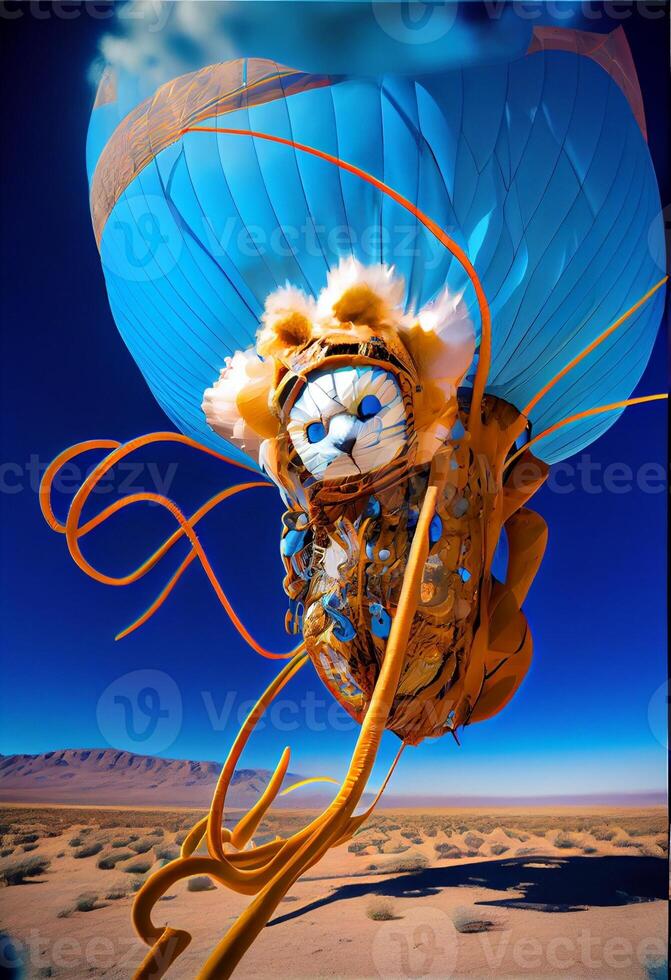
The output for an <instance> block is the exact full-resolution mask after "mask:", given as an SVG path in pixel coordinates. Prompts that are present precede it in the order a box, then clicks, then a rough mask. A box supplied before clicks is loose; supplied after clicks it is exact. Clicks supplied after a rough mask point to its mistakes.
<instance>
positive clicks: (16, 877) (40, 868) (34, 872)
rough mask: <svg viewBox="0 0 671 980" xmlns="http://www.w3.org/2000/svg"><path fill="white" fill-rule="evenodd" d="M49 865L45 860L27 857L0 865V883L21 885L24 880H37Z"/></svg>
mask: <svg viewBox="0 0 671 980" xmlns="http://www.w3.org/2000/svg"><path fill="white" fill-rule="evenodd" d="M50 864H51V862H50V861H48V860H47V859H46V858H41V857H29V858H23V859H22V860H20V861H14V862H7V863H6V864H3V865H0V882H4V884H6V885H22V884H23V883H24V881H25V880H26V878H39V877H40V876H41V875H43V874H44V872H45V871H46V870H47V868H48V867H49V865H50Z"/></svg>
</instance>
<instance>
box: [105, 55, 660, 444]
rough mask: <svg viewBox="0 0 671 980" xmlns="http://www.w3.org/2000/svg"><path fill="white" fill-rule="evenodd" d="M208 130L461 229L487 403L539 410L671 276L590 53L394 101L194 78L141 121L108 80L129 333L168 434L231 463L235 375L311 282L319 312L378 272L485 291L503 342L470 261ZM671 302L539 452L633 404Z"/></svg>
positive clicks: (403, 215)
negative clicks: (488, 338) (209, 418)
mask: <svg viewBox="0 0 671 980" xmlns="http://www.w3.org/2000/svg"><path fill="white" fill-rule="evenodd" d="M205 127H208V128H229V129H245V130H254V131H258V132H262V133H268V134H271V135H274V136H279V137H283V138H286V139H289V140H292V141H295V142H298V143H302V144H307V145H309V146H311V147H315V148H317V149H319V150H321V151H324V152H326V153H328V154H332V155H333V156H336V157H338V158H340V159H341V160H344V161H347V162H348V163H350V164H353V165H355V166H356V167H358V168H361V169H362V170H364V171H366V172H367V173H369V174H371V175H373V176H374V177H376V178H378V179H379V180H381V181H383V182H384V183H385V184H387V185H388V186H390V187H392V188H393V189H394V190H395V191H397V192H398V193H400V194H401V195H403V196H404V197H406V198H408V199H409V200H410V201H411V202H412V203H414V204H415V205H416V206H417V207H418V208H419V209H420V210H421V211H423V212H424V213H425V214H427V215H429V216H430V217H431V218H432V219H433V220H434V221H435V222H437V223H438V224H439V225H440V226H441V227H442V228H443V229H444V230H445V231H446V232H447V233H448V234H449V235H450V236H451V237H452V238H453V239H454V240H455V241H456V242H457V243H458V244H459V245H460V246H461V247H462V248H463V249H464V250H465V252H466V253H467V255H468V256H469V258H470V260H471V262H472V263H473V265H474V266H475V269H476V271H477V273H478V275H479V277H480V279H481V281H482V285H483V288H484V291H485V294H486V296H487V299H488V302H489V304H490V307H491V311H492V361H491V368H490V371H489V377H488V382H487V391H488V392H490V393H492V394H494V395H496V396H498V397H499V398H502V399H505V400H506V401H508V402H510V403H512V404H513V405H515V406H516V407H517V408H518V409H520V410H522V409H523V408H524V407H525V405H526V404H527V403H528V402H529V401H530V400H531V399H532V398H533V396H534V395H535V394H536V393H537V392H538V391H539V390H540V389H541V388H542V387H543V386H544V385H545V384H546V383H547V382H548V381H549V380H550V379H551V378H553V377H554V376H555V375H556V374H557V373H558V372H559V371H560V370H561V369H562V368H563V367H564V366H565V365H566V364H567V363H568V362H570V361H571V359H572V358H574V357H575V356H576V355H577V354H578V353H580V352H581V351H582V350H583V349H584V348H585V347H586V346H587V345H588V344H590V343H591V342H592V341H593V340H594V339H595V338H596V337H597V336H598V335H599V334H600V333H602V332H603V331H604V330H605V329H606V328H607V327H608V326H610V324H612V323H613V322H614V321H615V320H616V319H617V318H618V317H620V316H621V315H622V314H623V313H624V312H625V311H626V310H627V309H628V308H629V307H631V306H632V305H633V304H634V303H636V301H638V300H639V299H640V298H641V297H642V296H643V295H644V294H645V293H646V292H647V291H648V290H649V289H650V288H651V287H652V286H653V285H654V284H655V283H656V282H657V281H658V280H660V279H661V278H662V276H663V266H664V259H663V223H662V217H661V213H660V212H661V209H660V202H659V195H658V190H657V184H656V180H655V174H654V171H653V167H652V163H651V160H650V155H649V152H648V148H647V144H646V141H645V138H644V135H643V133H642V132H641V126H640V119H638V120H637V118H636V115H635V113H634V111H633V109H632V106H631V104H630V100H629V99H628V98H627V95H626V94H625V92H624V91H623V89H622V87H621V84H618V81H617V80H616V79H615V78H613V76H612V74H611V73H610V72H609V71H607V70H606V69H605V68H604V67H603V65H601V64H599V63H597V61H596V60H594V59H593V58H591V57H587V56H585V55H583V54H579V53H577V52H576V51H570V50H548V49H547V48H542V47H541V48H539V49H538V50H535V51H533V52H532V53H528V54H526V55H524V56H515V57H514V58H513V60H510V61H505V62H501V61H499V62H497V63H492V64H487V65H482V64H480V65H475V66H470V67H465V68H459V69H450V70H445V71H439V72H432V73H430V74H424V75H413V74H405V75H392V74H385V75H381V76H377V77H371V78H362V77H356V78H355V77H348V76H326V75H324V76H320V75H313V74H308V73H305V72H299V71H294V70H292V69H288V68H284V67H282V66H279V65H277V64H275V63H274V62H269V61H260V60H252V59H249V60H247V59H240V60H238V61H236V62H231V63H228V64H226V65H218V66H211V67H210V68H207V69H203V70H202V71H200V72H197V73H194V75H192V76H185V77H183V78H181V79H176V80H175V82H172V83H170V84H169V86H167V87H164V88H163V89H160V90H159V92H158V93H157V94H156V96H154V98H153V99H151V100H148V101H147V102H146V103H142V104H141V105H140V106H138V107H136V108H135V109H134V110H133V111H132V112H131V113H130V114H127V115H124V116H123V118H121V108H120V106H119V105H118V104H117V102H116V101H115V92H114V79H113V78H112V77H110V76H107V77H106V78H104V79H103V83H102V85H101V89H100V90H99V97H98V100H97V105H96V108H95V109H94V111H93V115H92V119H91V125H90V131H89V141H88V148H87V155H88V165H89V174H90V180H91V195H92V211H93V216H94V227H95V230H96V234H97V236H98V240H99V245H100V252H101V258H102V263H103V269H104V274H105V280H106V283H107V289H108V293H109V300H110V305H111V308H112V312H113V314H114V318H115V320H116V323H117V324H118V327H119V330H120V332H121V334H122V336H123V338H124V340H125V342H126V344H127V345H128V347H129V349H130V351H131V353H132V355H133V357H134V358H135V360H136V362H137V364H138V366H139V367H140V369H141V370H142V372H143V374H144V375H145V377H146V379H147V382H148V383H149V386H150V387H151V389H152V391H153V392H154V394H155V396H156V398H157V399H158V401H159V403H160V404H161V405H162V407H163V408H164V410H165V411H166V413H167V415H168V416H169V417H170V418H171V420H172V421H173V422H174V423H175V425H176V426H177V427H178V428H179V429H180V430H181V431H182V432H184V433H186V434H187V435H189V436H191V437H192V438H194V439H196V440H198V441H199V442H201V443H203V444H205V445H207V446H210V447H212V448H214V449H219V450H221V449H222V448H223V446H224V440H223V439H222V438H221V437H219V436H218V435H216V434H215V433H213V432H212V431H211V430H210V429H209V427H208V426H207V424H206V421H205V417H204V415H203V412H202V411H201V408H200V405H201V401H202V396H203V392H204V390H205V389H206V388H207V387H209V386H210V385H211V384H212V383H213V382H214V380H215V379H216V378H217V377H218V374H219V372H220V370H221V368H222V367H223V365H224V359H225V357H226V356H227V355H231V354H232V353H233V352H234V351H235V350H239V349H245V348H247V347H249V346H251V345H252V344H253V342H254V337H255V334H256V331H257V328H258V323H259V316H260V313H261V311H262V309H263V304H264V301H265V298H266V297H267V295H268V294H269V293H270V292H271V291H273V290H275V289H277V288H278V286H281V285H284V284H285V283H286V282H287V281H288V282H290V283H292V284H293V285H296V286H299V287H300V288H302V289H304V290H305V291H306V292H309V293H312V294H316V293H318V292H319V290H320V289H322V288H323V286H324V285H325V282H326V275H327V273H328V271H329V269H332V268H333V267H334V266H336V265H337V263H338V262H339V260H340V259H341V258H342V257H343V256H347V255H354V256H356V257H357V258H358V259H360V260H361V261H363V262H365V263H372V262H384V263H388V264H390V265H393V266H395V268H396V270H397V272H398V273H400V274H402V275H403V277H404V279H405V283H406V303H407V306H408V307H414V308H417V307H418V306H419V305H422V304H424V303H426V302H427V301H429V300H431V299H432V298H433V297H434V296H435V295H436V294H437V293H438V292H439V290H441V289H442V288H443V287H444V286H445V285H447V286H448V287H449V288H450V289H451V290H453V291H455V292H463V293H464V299H465V301H466V302H467V304H468V306H469V309H470V312H471V317H472V320H473V322H474V324H475V325H476V332H479V329H480V324H479V314H478V306H477V302H476V297H475V294H474V291H473V288H472V286H471V285H470V282H469V280H468V277H467V276H466V274H465V272H464V269H463V267H462V266H461V264H460V263H459V261H458V260H457V259H455V258H454V257H453V256H452V255H451V254H450V253H449V252H448V251H446V250H445V249H444V247H443V246H442V245H440V243H439V242H438V241H437V240H435V239H434V237H433V236H432V235H431V234H430V233H429V231H427V229H426V228H425V227H424V226H423V225H422V224H421V223H420V222H419V221H418V220H417V219H416V218H415V217H413V216H412V215H411V214H409V213H408V211H406V210H405V209H404V208H402V207H401V206H400V205H399V204H397V203H396V202H394V201H393V200H391V199H390V198H389V197H387V196H386V195H384V194H383V193H381V192H380V191H379V190H377V189H376V188H375V187H373V186H371V185H370V184H369V183H367V182H366V181H365V180H362V179H361V178H360V177H358V176H356V175H354V174H351V173H346V172H343V171H342V170H341V169H339V168H338V167H336V166H334V165H333V164H330V163H328V162H325V161H324V160H321V159H316V158H315V157H313V156H311V155H309V154H307V153H305V152H301V151H300V150H298V149H296V148H294V147H291V146H286V145H279V144H276V143H272V142H268V141H266V140H263V139H261V138H257V137H249V136H240V135H229V134H224V133H216V132H204V131H201V132H197V131H195V130H196V129H197V128H201V129H203V128H205ZM184 129H189V131H188V132H183V130H184ZM663 292H664V290H663V289H660V290H658V291H657V293H655V295H654V296H653V297H652V298H651V299H650V300H649V301H648V302H647V303H645V304H644V305H643V306H642V307H641V308H640V309H639V310H638V311H637V312H636V313H634V314H633V315H632V316H631V317H630V318H629V319H628V320H627V321H626V323H624V324H623V325H622V326H621V327H620V328H619V329H618V330H617V331H615V332H614V333H613V334H612V335H611V336H609V337H608V339H606V340H605V341H604V342H603V343H602V344H600V345H599V346H598V347H597V348H596V349H595V350H594V351H593V353H592V354H590V355H589V356H588V357H586V358H585V359H584V360H582V361H581V362H580V363H579V365H578V366H577V367H575V368H574V369H573V370H571V371H570V372H569V373H568V374H567V375H566V376H565V377H564V378H562V379H561V380H560V381H559V382H558V383H557V384H556V385H555V386H554V387H553V388H552V390H551V391H550V392H549V393H548V395H547V396H546V397H544V398H543V399H542V400H541V401H540V402H539V403H538V405H537V406H536V407H535V408H534V409H533V410H532V411H531V413H530V421H531V423H532V432H533V433H539V432H542V431H544V430H545V429H546V428H548V427H550V426H552V425H554V424H555V423H556V422H558V421H561V420H562V419H564V418H566V417H568V416H570V415H573V414H575V413H579V412H583V411H585V410H588V409H590V408H594V407H596V406H600V405H606V404H611V403H613V402H618V401H620V400H623V399H626V398H627V397H628V396H629V395H630V394H631V392H632V390H633V389H634V387H635V386H636V384H637V382H638V380H639V378H640V376H641V374H642V372H643V369H644V367H645V365H646V362H647V360H648V358H649V355H650V352H651V349H652V345H653V342H654V338H655V334H656V330H657V326H658V324H659V321H660V318H661V311H662V308H663V302H664V298H663ZM616 417H617V413H608V414H601V415H596V416H592V417H590V418H587V419H583V420H580V421H577V422H574V423H571V424H569V425H567V426H565V427H563V428H561V429H559V430H558V431H557V432H555V433H553V434H552V435H550V436H548V437H546V438H544V439H543V440H541V441H540V442H539V443H537V444H536V445H535V447H534V451H535V453H536V455H538V456H539V457H541V458H542V459H544V460H546V461H547V462H554V461H557V460H560V459H563V458H565V457H566V456H569V455H571V454H572V453H575V452H577V451H578V450H580V449H581V448H583V447H584V446H586V445H588V444H589V443H591V442H592V441H593V440H594V439H596V438H597V437H598V436H599V435H600V433H602V432H603V431H604V430H605V429H607V428H608V427H609V426H610V425H612V424H613V422H614V420H615V418H616ZM227 451H228V452H229V454H230V455H232V456H234V457H236V458H238V459H244V460H246V461H247V457H245V456H244V454H243V453H242V452H241V451H240V450H238V449H235V448H233V447H230V448H229V449H228V450H227Z"/></svg>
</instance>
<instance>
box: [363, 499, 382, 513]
mask: <svg viewBox="0 0 671 980" xmlns="http://www.w3.org/2000/svg"><path fill="white" fill-rule="evenodd" d="M363 516H364V517H379V516H380V501H379V500H378V499H377V498H376V497H369V498H368V500H367V502H366V506H365V507H364V510H363Z"/></svg>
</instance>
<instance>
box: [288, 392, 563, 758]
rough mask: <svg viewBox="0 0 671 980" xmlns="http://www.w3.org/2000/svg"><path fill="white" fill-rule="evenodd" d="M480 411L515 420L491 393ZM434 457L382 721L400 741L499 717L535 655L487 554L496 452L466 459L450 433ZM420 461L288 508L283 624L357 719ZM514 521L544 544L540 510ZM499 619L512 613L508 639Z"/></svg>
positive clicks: (381, 644)
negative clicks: (426, 530) (425, 534)
mask: <svg viewBox="0 0 671 980" xmlns="http://www.w3.org/2000/svg"><path fill="white" fill-rule="evenodd" d="M487 407H488V409H489V410H490V411H491V414H492V416H493V418H492V420H491V422H490V424H492V425H497V424H500V420H501V416H503V417H504V418H505V416H506V415H507V416H508V420H509V422H510V421H511V420H512V419H514V418H515V414H516V413H514V411H511V410H510V408H509V407H507V406H505V405H502V404H501V403H497V402H496V400H495V399H492V400H491V401H490V403H489V404H488V406H487ZM506 409H507V411H506ZM434 466H435V467H436V468H438V467H440V468H442V469H444V471H445V473H446V479H445V486H444V489H443V493H442V496H441V498H440V499H439V502H438V506H437V508H436V513H435V516H434V518H433V523H432V527H431V535H430V542H431V550H430V555H429V558H428V561H427V564H426V567H425V570H424V575H423V578H422V583H421V593H420V601H419V604H418V607H417V612H416V614H415V621H414V627H413V632H412V636H411V639H410V642H409V644H408V647H407V649H406V653H405V660H404V665H403V671H402V675H401V680H400V683H399V686H398V689H397V692H396V696H395V699H394V703H393V705H392V708H391V711H390V714H389V719H388V722H387V727H388V728H389V729H391V731H393V732H395V733H396V734H397V735H398V736H399V737H400V738H401V739H402V740H403V741H404V742H406V743H409V744H416V743H417V742H419V741H421V740H422V738H426V737H438V736H440V735H443V734H444V733H445V732H446V731H450V732H453V733H455V734H456V731H457V729H458V727H459V726H461V725H463V724H467V723H468V722H470V721H478V720H481V719H483V718H486V717H488V716H489V715H490V714H493V713H495V711H497V710H499V709H500V708H501V707H503V706H504V704H505V703H506V702H507V701H508V700H509V699H510V697H511V696H512V694H513V693H514V691H515V690H516V689H517V687H518V685H519V684H520V683H521V681H522V678H523V677H524V674H525V673H526V670H527V668H528V666H529V662H530V658H531V636H530V633H529V630H528V627H527V624H526V619H525V617H524V614H523V613H522V612H521V610H520V608H519V607H520V606H521V602H522V599H523V595H520V594H519V593H518V595H517V596H516V595H515V593H514V591H513V589H512V583H510V582H507V583H500V582H496V581H493V580H492V576H491V568H490V566H491V559H492V557H493V555H492V554H489V556H487V554H486V551H485V548H486V544H485V539H486V537H487V531H488V530H490V532H491V533H492V535H493V536H495V540H496V541H498V534H497V530H499V531H500V528H501V526H502V525H501V521H500V518H499V519H498V520H497V516H496V515H497V513H500V511H501V501H500V500H499V499H498V497H500V495H501V491H500V490H499V491H498V492H497V490H496V489H495V478H496V477H495V473H494V472H493V468H494V467H495V466H496V460H491V461H490V460H489V459H487V457H485V456H483V457H481V458H480V459H479V460H476V459H474V455H473V452H472V450H471V449H470V447H469V446H468V442H466V443H464V442H463V441H462V440H459V439H455V440H454V441H450V442H448V443H446V445H445V447H444V450H442V451H441V453H440V455H439V457H438V458H435V459H434ZM429 469H430V467H429V466H428V465H425V466H424V467H418V468H416V467H413V466H411V465H407V466H406V467H404V468H402V469H401V470H400V471H398V468H397V472H394V471H393V470H392V473H391V474H388V473H382V474H379V473H377V474H374V478H373V479H369V480H358V481H357V480H353V481H351V482H350V483H346V484H344V485H343V484H338V485H334V486H333V487H330V486H329V485H328V484H322V485H321V486H320V490H319V494H314V495H312V496H311V497H310V498H309V500H308V510H307V513H306V512H305V511H287V513H286V514H285V517H284V533H283V543H284V546H283V549H282V550H283V557H284V563H285V567H286V570H287V576H286V578H285V582H284V586H285V590H286V592H287V594H288V596H289V597H290V599H291V609H290V612H289V614H288V625H289V627H290V629H291V631H292V632H297V631H298V630H299V629H302V632H303V635H304V638H305V643H306V649H307V651H308V653H309V655H310V658H311V660H312V662H313V664H314V666H315V669H316V671H317V673H318V674H319V676H320V677H321V678H322V680H323V681H324V683H325V684H326V686H327V687H328V688H329V690H331V692H332V693H333V695H334V697H336V698H337V699H338V700H339V701H340V702H341V703H342V704H343V705H344V706H345V707H346V708H347V710H348V711H349V712H350V713H351V714H352V716H353V717H354V718H355V719H356V720H357V721H358V722H361V721H362V719H363V717H364V715H365V713H366V710H367V707H368V705H369V703H370V698H371V695H372V692H373V690H374V688H375V684H376V681H377V677H378V674H379V669H380V664H381V662H382V660H383V658H384V652H385V645H386V639H387V637H388V635H389V628H390V624H391V620H392V619H393V616H394V613H395V611H396V607H397V604H398V599H399V595H400V590H401V584H402V582H403V576H404V572H405V566H406V562H407V556H408V550H409V543H410V541H411V540H412V537H413V533H414V529H415V527H416V521H417V516H418V514H419V510H420V507H421V503H422V500H423V498H424V493H425V491H426V486H427V483H428V478H429ZM378 484H382V486H381V487H380V489H377V485H378ZM534 489H535V487H534ZM517 506H518V507H519V503H517ZM515 518H516V520H513V515H512V514H509V515H508V517H507V520H508V528H507V529H508V531H509V533H510V532H512V530H513V526H515V525H516V526H520V521H522V522H526V523H527V525H529V526H530V527H532V528H533V529H534V532H535V534H536V535H537V538H536V540H535V542H534V543H535V544H536V546H537V547H538V548H539V550H540V552H541V553H542V549H543V547H544V541H545V537H546V532H545V525H544V522H543V520H542V518H540V517H539V516H538V515H536V514H533V513H532V512H531V511H517V512H516V514H515ZM287 542H290V543H289V544H287ZM516 557H518V556H516V555H514V556H513V562H512V563H511V564H512V565H514V559H515V558H516ZM539 558H540V555H539ZM504 598H505V602H504V601H503V600H504ZM499 605H500V606H501V612H500V615H499V619H498V620H495V621H494V624H493V629H492V624H491V617H492V614H493V612H494V611H495V609H496V608H497V606H499ZM482 606H484V608H482ZM502 616H505V617H507V618H508V620H509V621H508V622H507V623H506V625H507V626H508V633H507V634H506V635H504V636H502V635H501V625H502V623H501V622H500V620H501V618H502ZM497 628H498V631H497Z"/></svg>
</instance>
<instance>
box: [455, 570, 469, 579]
mask: <svg viewBox="0 0 671 980" xmlns="http://www.w3.org/2000/svg"><path fill="white" fill-rule="evenodd" d="M457 572H458V573H459V578H460V579H461V581H462V582H468V580H469V579H470V577H471V573H470V572H469V570H468V569H467V568H458V569H457Z"/></svg>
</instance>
